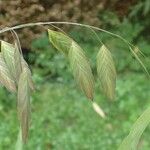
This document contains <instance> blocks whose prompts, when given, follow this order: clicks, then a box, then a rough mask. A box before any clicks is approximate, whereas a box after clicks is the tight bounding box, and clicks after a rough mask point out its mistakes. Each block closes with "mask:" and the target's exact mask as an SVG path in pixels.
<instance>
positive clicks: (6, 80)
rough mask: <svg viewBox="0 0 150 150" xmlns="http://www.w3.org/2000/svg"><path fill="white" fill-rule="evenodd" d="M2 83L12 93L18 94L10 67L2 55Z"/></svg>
mask: <svg viewBox="0 0 150 150" xmlns="http://www.w3.org/2000/svg"><path fill="white" fill-rule="evenodd" d="M0 83H1V84H2V85H3V86H5V87H6V88H7V89H8V90H9V91H10V92H16V85H15V82H14V80H13V78H12V77H11V75H10V72H9V70H8V67H7V65H6V63H5V61H4V58H3V57H2V53H0Z"/></svg>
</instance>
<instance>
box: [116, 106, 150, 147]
mask: <svg viewBox="0 0 150 150" xmlns="http://www.w3.org/2000/svg"><path fill="white" fill-rule="evenodd" d="M149 123H150V107H149V108H148V109H147V110H145V111H144V112H143V114H142V115H141V116H140V117H139V118H138V119H137V121H136V122H135V123H134V125H133V127H132V128H131V131H130V133H129V135H128V136H127V137H126V138H125V139H124V140H123V142H122V144H121V145H120V147H119V149H118V150H137V145H138V142H139V139H140V137H141V135H142V133H143V132H144V130H145V129H146V127H147V126H148V125H149Z"/></svg>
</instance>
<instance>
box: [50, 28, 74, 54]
mask: <svg viewBox="0 0 150 150" xmlns="http://www.w3.org/2000/svg"><path fill="white" fill-rule="evenodd" d="M48 35H49V40H50V42H51V43H52V44H53V46H54V47H55V48H56V49H57V50H59V51H61V52H63V53H64V54H65V55H68V51H69V49H70V46H71V43H72V39H71V38H70V37H68V36H67V35H65V34H63V33H61V32H58V31H53V30H50V29H48Z"/></svg>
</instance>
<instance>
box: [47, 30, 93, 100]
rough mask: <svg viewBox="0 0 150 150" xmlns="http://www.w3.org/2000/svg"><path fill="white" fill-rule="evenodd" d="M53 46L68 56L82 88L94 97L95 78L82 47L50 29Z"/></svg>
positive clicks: (90, 96) (89, 96)
mask: <svg viewBox="0 0 150 150" xmlns="http://www.w3.org/2000/svg"><path fill="white" fill-rule="evenodd" d="M48 34H49V40H50V42H51V43H52V44H53V46H54V47H55V48H56V49H58V50H59V51H62V52H63V53H64V54H65V55H67V56H68V58H69V61H70V64H71V68H72V71H73V75H74V77H75V79H76V81H77V84H78V85H79V86H80V88H81V90H82V91H83V92H84V93H85V95H86V96H87V97H88V98H89V99H93V88H94V79H93V74H92V70H91V67H90V64H89V62H88V60H87V58H86V56H85V54H84V51H83V50H82V49H81V47H80V46H79V45H78V44H77V43H76V42H74V41H73V40H72V39H71V38H70V37H68V36H67V35H65V34H63V33H61V32H57V31H52V30H48Z"/></svg>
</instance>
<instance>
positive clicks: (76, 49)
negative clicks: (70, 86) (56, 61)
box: [68, 42, 94, 99]
mask: <svg viewBox="0 0 150 150" xmlns="http://www.w3.org/2000/svg"><path fill="white" fill-rule="evenodd" d="M68 57H69V61H70V64H71V68H72V71H73V75H74V77H75V79H76V81H77V84H78V85H79V86H80V88H81V89H82V90H83V91H84V93H85V94H86V96H87V97H88V98H89V99H93V88H94V77H93V74H92V70H91V67H90V64H89V61H88V59H87V57H86V56H85V54H84V51H83V50H82V49H81V47H80V46H79V45H78V44H76V43H75V42H72V45H71V47H70V50H69V55H68Z"/></svg>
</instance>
